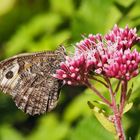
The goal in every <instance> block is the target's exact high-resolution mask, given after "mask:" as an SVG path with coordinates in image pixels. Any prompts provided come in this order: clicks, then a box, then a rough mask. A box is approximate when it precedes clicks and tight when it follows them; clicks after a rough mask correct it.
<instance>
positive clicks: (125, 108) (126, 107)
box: [123, 102, 133, 114]
mask: <svg viewBox="0 0 140 140" xmlns="http://www.w3.org/2000/svg"><path fill="white" fill-rule="evenodd" d="M132 106H133V103H132V102H131V103H128V104H126V105H125V107H124V110H123V114H124V113H126V112H128V111H129V110H130V109H131V108H132Z"/></svg>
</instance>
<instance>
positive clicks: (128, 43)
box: [54, 25, 140, 85]
mask: <svg viewBox="0 0 140 140" xmlns="http://www.w3.org/2000/svg"><path fill="white" fill-rule="evenodd" d="M139 40H140V38H139V37H138V36H137V34H136V29H129V28H128V26H126V27H125V28H124V29H122V28H119V27H118V26H117V25H115V26H114V28H113V29H112V31H110V32H109V33H108V34H106V35H105V36H102V35H100V34H97V35H92V34H90V35H89V36H88V37H87V38H85V39H84V40H82V41H80V42H79V43H76V46H75V52H74V55H73V56H66V61H65V62H62V63H61V64H60V69H58V70H57V71H56V74H54V77H56V78H58V79H61V80H64V82H65V83H66V84H69V85H77V84H84V83H85V82H86V81H87V79H88V78H90V77H91V76H92V75H93V74H100V75H103V76H107V77H109V78H117V79H126V80H130V79H131V78H132V77H135V76H136V75H138V73H139V64H140V53H139V52H137V50H136V49H134V50H133V51H131V48H132V46H133V45H134V44H136V43H137V42H138V41H139Z"/></svg>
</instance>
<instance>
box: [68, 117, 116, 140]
mask: <svg viewBox="0 0 140 140" xmlns="http://www.w3.org/2000/svg"><path fill="white" fill-rule="evenodd" d="M113 137H114V136H113V135H112V134H111V133H109V132H108V131H107V130H105V129H104V128H103V127H102V126H101V125H100V123H99V122H98V121H97V120H96V118H95V117H93V116H88V117H85V118H83V119H81V121H80V122H79V123H78V124H77V126H76V127H75V128H74V129H73V130H72V132H71V135H70V140H113V139H114V138H113Z"/></svg>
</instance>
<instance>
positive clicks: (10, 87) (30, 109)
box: [0, 46, 66, 115]
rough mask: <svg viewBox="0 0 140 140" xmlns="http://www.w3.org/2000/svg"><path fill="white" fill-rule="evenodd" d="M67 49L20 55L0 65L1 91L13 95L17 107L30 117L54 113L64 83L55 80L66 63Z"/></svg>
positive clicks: (61, 48)
mask: <svg viewBox="0 0 140 140" xmlns="http://www.w3.org/2000/svg"><path fill="white" fill-rule="evenodd" d="M65 55H66V53H65V48H64V47H63V46H61V47H60V48H58V49H57V50H55V51H46V52H39V53H27V54H20V55H17V56H14V57H11V58H9V59H6V60H4V61H2V62H0V90H1V91H3V92H4V93H7V94H10V95H11V96H12V98H13V100H14V101H15V103H16V106H17V107H18V108H20V109H21V110H22V111H24V112H26V113H28V114H30V115H35V114H43V113H45V112H47V111H50V110H52V109H53V108H54V107H55V106H56V105H57V101H58V98H59V92H60V88H61V85H62V81H60V80H58V79H56V78H54V77H52V74H54V73H55V71H56V69H58V68H59V67H60V63H61V62H62V61H64V60H65Z"/></svg>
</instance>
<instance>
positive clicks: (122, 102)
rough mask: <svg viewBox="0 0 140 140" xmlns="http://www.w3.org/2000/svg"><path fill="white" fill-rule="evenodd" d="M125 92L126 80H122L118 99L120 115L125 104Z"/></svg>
mask: <svg viewBox="0 0 140 140" xmlns="http://www.w3.org/2000/svg"><path fill="white" fill-rule="evenodd" d="M126 93H127V81H122V87H121V99H120V115H121V116H122V114H123V109H124V106H125V101H126Z"/></svg>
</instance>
